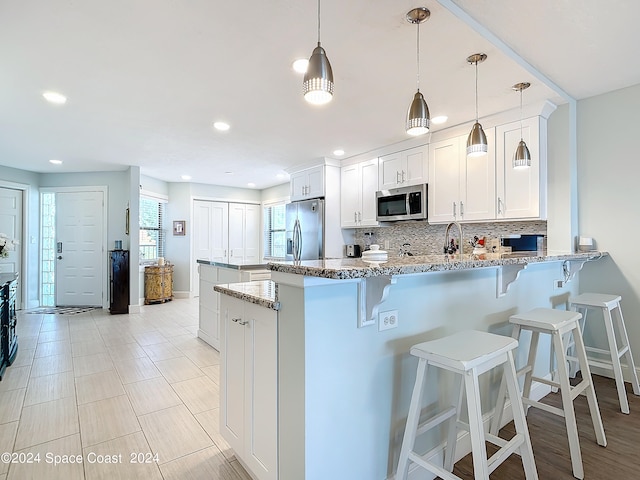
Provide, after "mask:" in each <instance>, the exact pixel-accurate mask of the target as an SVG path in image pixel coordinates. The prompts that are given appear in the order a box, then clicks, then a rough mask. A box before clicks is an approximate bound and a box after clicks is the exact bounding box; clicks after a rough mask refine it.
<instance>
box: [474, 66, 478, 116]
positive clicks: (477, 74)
mask: <svg viewBox="0 0 640 480" xmlns="http://www.w3.org/2000/svg"><path fill="white" fill-rule="evenodd" d="M475 64H476V123H478V61H477V60H476V61H475Z"/></svg>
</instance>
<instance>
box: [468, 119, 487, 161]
mask: <svg viewBox="0 0 640 480" xmlns="http://www.w3.org/2000/svg"><path fill="white" fill-rule="evenodd" d="M486 153H487V136H486V135H485V133H484V130H483V129H482V125H480V123H478V122H476V123H474V124H473V127H471V132H469V136H468V137H467V156H468V157H479V156H481V155H485V154H486Z"/></svg>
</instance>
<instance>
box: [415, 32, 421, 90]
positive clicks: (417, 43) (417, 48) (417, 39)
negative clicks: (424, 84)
mask: <svg viewBox="0 0 640 480" xmlns="http://www.w3.org/2000/svg"><path fill="white" fill-rule="evenodd" d="M416 52H417V53H416V64H417V65H418V72H417V73H416V83H417V85H418V91H420V22H418V35H417V38H416Z"/></svg>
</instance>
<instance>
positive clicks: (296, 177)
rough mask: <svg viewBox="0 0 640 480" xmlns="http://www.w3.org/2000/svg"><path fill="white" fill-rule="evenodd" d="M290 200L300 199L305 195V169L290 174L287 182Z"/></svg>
mask: <svg viewBox="0 0 640 480" xmlns="http://www.w3.org/2000/svg"><path fill="white" fill-rule="evenodd" d="M289 186H290V187H291V188H290V193H289V196H290V197H291V201H292V202H294V201H296V200H302V199H303V198H305V197H306V192H307V173H306V171H304V170H303V171H302V172H298V173H293V174H291V181H290V183H289Z"/></svg>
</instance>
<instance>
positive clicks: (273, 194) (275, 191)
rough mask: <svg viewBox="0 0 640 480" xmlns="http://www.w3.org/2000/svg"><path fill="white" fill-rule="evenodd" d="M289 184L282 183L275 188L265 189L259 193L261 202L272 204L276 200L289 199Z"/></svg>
mask: <svg viewBox="0 0 640 480" xmlns="http://www.w3.org/2000/svg"><path fill="white" fill-rule="evenodd" d="M289 193H290V190H289V182H287V183H283V184H281V185H276V186H275V187H270V188H265V189H264V190H262V192H261V200H262V203H269V202H274V201H277V200H283V199H285V198H286V199H288V198H289Z"/></svg>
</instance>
